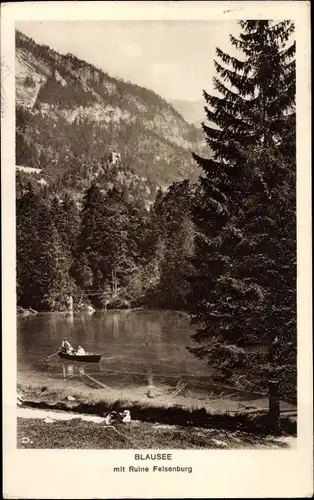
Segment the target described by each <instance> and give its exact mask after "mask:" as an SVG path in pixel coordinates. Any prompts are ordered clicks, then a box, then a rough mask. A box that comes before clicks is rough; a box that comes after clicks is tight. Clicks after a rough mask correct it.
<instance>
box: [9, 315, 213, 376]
mask: <svg viewBox="0 0 314 500" xmlns="http://www.w3.org/2000/svg"><path fill="white" fill-rule="evenodd" d="M192 333H194V330H193V329H192V327H191V326H190V324H189V322H188V320H187V318H186V317H184V316H181V315H180V314H178V313H175V312H162V311H127V310H126V311H106V312H100V311H96V313H94V314H92V315H90V314H88V313H83V312H82V313H74V314H64V313H63V314H62V313H46V314H38V315H36V316H32V317H29V318H18V338H17V342H18V345H17V352H18V370H20V369H23V370H24V371H25V370H29V372H30V373H31V372H34V371H37V372H38V371H43V372H46V373H47V372H48V373H50V374H56V373H57V372H58V373H59V374H60V375H59V376H63V377H64V378H71V377H76V376H81V375H82V374H84V373H85V374H86V373H89V374H90V375H92V376H93V374H95V376H96V378H98V377H100V379H101V378H102V377H103V380H104V382H105V383H106V381H105V380H106V379H108V377H110V380H111V378H112V379H114V380H115V381H116V382H117V383H118V382H119V383H121V384H129V383H131V382H132V380H135V379H139V380H141V383H143V384H144V385H147V386H150V385H152V384H153V383H154V382H155V383H156V380H157V379H159V380H162V379H165V378H167V379H169V378H171V379H173V383H174V385H175V383H176V382H177V380H178V378H179V376H183V377H185V376H189V377H190V376H193V375H203V376H208V374H209V372H208V367H207V365H206V364H205V363H204V362H202V361H200V360H198V359H197V358H195V357H194V356H192V355H191V354H190V353H189V352H188V351H187V349H186V346H187V345H188V344H189V341H190V335H191V334H192ZM64 337H67V338H68V339H69V341H70V342H71V344H72V345H74V346H77V345H81V346H83V347H84V348H85V350H86V351H89V352H100V353H102V354H103V357H102V360H101V362H100V363H97V364H96V363H88V364H84V367H83V365H78V364H75V365H74V366H73V364H72V363H64V360H61V359H60V358H59V357H58V356H55V357H53V358H51V360H49V362H47V363H43V362H42V361H40V360H43V359H44V358H45V357H47V356H49V355H51V354H52V353H54V352H56V351H57V349H58V348H59V346H60V345H61V342H62V340H63V339H64ZM82 369H83V370H84V372H83V371H81V372H80V370H82ZM109 385H110V384H109Z"/></svg>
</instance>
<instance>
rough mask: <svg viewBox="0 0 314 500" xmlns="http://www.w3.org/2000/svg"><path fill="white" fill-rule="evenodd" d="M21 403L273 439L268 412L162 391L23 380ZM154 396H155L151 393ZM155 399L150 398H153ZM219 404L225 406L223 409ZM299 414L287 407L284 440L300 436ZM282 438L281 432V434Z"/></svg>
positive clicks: (20, 381) (283, 408) (283, 420)
mask: <svg viewBox="0 0 314 500" xmlns="http://www.w3.org/2000/svg"><path fill="white" fill-rule="evenodd" d="M17 389H18V404H19V405H21V406H23V407H28V408H38V409H46V410H58V411H65V412H74V413H76V414H78V415H80V414H89V415H98V416H104V415H106V414H108V413H109V412H110V411H113V410H115V411H123V410H125V409H129V410H130V412H131V415H132V419H135V420H140V421H143V422H147V423H160V424H166V425H170V426H173V425H181V426H183V427H185V428H194V427H199V428H203V429H206V428H216V429H226V430H230V431H235V430H240V431H243V432H249V433H252V434H256V435H264V436H266V435H272V434H274V432H273V430H272V428H271V425H270V423H269V421H268V412H267V408H265V407H263V408H261V407H260V409H258V408H257V409H253V410H252V409H250V410H245V409H244V408H243V409H240V407H239V406H237V404H236V403H237V402H234V404H233V408H232V406H229V408H228V406H226V401H223V400H222V401H218V404H217V401H216V406H215V404H214V402H215V400H209V401H202V400H200V399H197V398H194V399H193V398H184V397H183V396H181V397H180V396H176V397H172V396H169V395H165V394H161V396H162V397H160V395H158V390H160V389H158V388H157V387H130V388H127V389H125V390H119V389H111V388H109V387H106V386H104V387H103V388H99V387H98V388H95V386H94V387H90V386H89V387H86V386H83V387H82V383H81V381H80V380H73V379H72V380H67V381H64V380H60V379H59V380H58V379H53V378H50V377H48V376H47V377H46V378H45V377H44V378H43V377H41V380H40V379H38V380H37V381H36V380H33V381H32V382H29V381H28V380H23V378H22V377H21V376H20V377H18V384H17ZM149 391H151V392H149ZM149 394H150V396H151V397H150V396H149ZM219 403H220V404H219ZM296 429H297V427H296V409H295V408H293V407H290V408H289V406H288V407H287V408H285V407H282V414H281V430H280V434H281V435H290V436H294V435H296ZM277 434H278V432H277Z"/></svg>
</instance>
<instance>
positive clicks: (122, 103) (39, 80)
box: [16, 31, 205, 196]
mask: <svg viewBox="0 0 314 500" xmlns="http://www.w3.org/2000/svg"><path fill="white" fill-rule="evenodd" d="M16 116H17V119H16V144H17V148H16V162H17V164H19V165H25V166H29V167H37V168H42V169H43V171H42V173H43V175H46V176H47V177H49V182H50V183H54V182H56V181H57V180H58V182H59V183H60V182H62V178H63V177H64V175H65V176H67V175H68V174H69V172H70V170H71V169H72V171H73V175H72V179H73V178H74V177H75V168H77V173H78V176H81V177H82V178H84V175H85V180H90V179H89V178H88V175H87V173H86V172H85V174H84V172H83V170H84V169H83V167H82V165H83V164H85V166H86V168H87V167H88V166H89V165H91V164H94V166H95V163H97V162H101V161H102V160H103V159H104V157H108V154H109V155H110V154H111V153H112V152H117V153H118V154H119V155H120V158H121V168H123V169H126V170H128V171H130V172H131V173H132V172H133V173H134V175H137V176H138V177H140V178H142V179H146V182H147V187H148V189H149V190H151V191H152V196H153V192H156V188H157V187H161V188H166V187H167V186H168V185H170V184H171V183H172V182H175V181H181V180H183V179H185V178H191V179H192V180H193V179H196V178H197V176H198V167H197V166H196V164H195V162H194V161H193V159H192V151H195V152H199V153H201V152H202V151H203V150H204V149H205V143H204V139H203V136H202V133H201V132H200V131H199V130H198V129H197V128H196V127H194V126H193V125H191V124H189V123H187V122H186V121H185V120H184V118H183V117H182V116H181V115H180V114H179V113H178V111H177V110H176V109H174V108H173V106H172V105H171V103H169V102H167V101H166V100H165V99H163V98H162V97H160V96H158V95H157V94H156V93H155V92H153V91H151V90H149V89H146V88H144V87H140V86H139V85H137V84H133V83H131V82H124V81H123V80H120V79H117V78H114V77H111V76H109V75H108V74H107V73H105V72H104V71H102V70H100V69H98V68H96V67H95V66H93V65H92V64H90V63H88V62H86V61H83V60H80V59H78V58H77V57H76V56H73V55H72V54H69V53H68V54H66V55H62V54H59V53H58V52H56V51H55V50H53V49H51V48H50V47H48V46H46V45H39V44H37V43H36V42H34V41H33V40H32V39H31V38H29V37H27V36H26V35H24V34H23V33H21V32H19V31H17V32H16ZM75 164H76V165H77V166H76V167H75ZM94 170H95V169H94ZM96 170H97V169H96Z"/></svg>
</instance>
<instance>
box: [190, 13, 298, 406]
mask: <svg viewBox="0 0 314 500" xmlns="http://www.w3.org/2000/svg"><path fill="white" fill-rule="evenodd" d="M240 26H241V29H242V31H241V34H240V36H239V38H238V39H236V38H234V37H233V36H231V37H230V39H231V43H232V44H233V45H234V46H235V47H236V48H237V49H239V50H240V51H241V52H242V58H236V57H233V56H230V55H228V54H226V53H225V52H222V51H221V50H220V49H217V57H218V59H219V61H215V67H216V70H217V73H218V77H215V78H214V87H215V89H216V91H218V93H219V94H220V96H219V97H218V96H216V95H215V96H214V95H209V94H208V93H206V92H204V97H205V100H206V102H207V108H205V109H206V114H207V118H208V120H209V122H210V125H203V129H204V133H205V136H206V140H207V142H208V144H209V146H210V147H211V149H212V150H213V153H214V156H213V158H212V159H204V158H201V157H199V156H197V155H194V158H195V159H196V161H197V163H198V165H199V166H200V167H201V168H202V169H203V171H204V176H203V177H202V178H201V180H200V185H201V193H200V196H199V198H198V203H197V204H196V206H195V210H194V222H195V224H196V227H197V235H196V238H195V258H194V266H195V271H196V273H195V274H196V276H194V279H193V298H194V306H192V305H191V310H190V312H191V316H192V320H193V321H194V322H195V323H196V324H198V325H200V326H199V328H198V330H197V333H196V335H195V336H194V340H195V341H196V342H197V343H198V344H199V345H198V346H196V347H193V348H192V351H194V352H195V354H196V355H198V356H200V357H204V358H206V359H207V360H208V362H209V364H210V365H211V366H215V367H216V368H217V370H216V374H217V376H218V377H219V378H222V379H225V380H231V381H233V382H237V383H239V384H240V380H241V383H242V384H243V385H244V386H251V387H255V388H259V389H261V388H265V384H266V382H267V376H266V374H267V370H268V369H269V364H268V363H267V362H268V360H267V357H266V355H265V354H261V353H260V354H258V353H257V352H255V353H254V352H253V353H252V351H249V350H248V345H249V344H256V343H261V344H264V345H267V344H268V343H271V342H273V341H274V339H276V342H278V344H279V346H280V347H279V346H278V349H277V352H278V353H279V354H278V355H279V358H280V353H281V358H280V359H279V358H277V364H278V365H281V367H282V368H283V369H282V371H281V373H284V372H285V370H286V372H287V370H289V368H288V367H289V366H290V367H291V366H295V345H296V341H295V321H294V318H295V112H294V100H295V61H294V54H295V44H294V43H290V42H289V39H290V38H289V37H290V35H291V34H292V33H293V30H294V26H293V23H291V22H289V21H283V22H280V23H277V24H276V23H272V22H270V21H241V22H240ZM288 344H289V345H290V346H291V348H290V349H288V351H289V353H288V352H287V349H286V347H285V346H287V345H288ZM284 352H285V353H286V354H284ZM288 359H289V361H287V360H288ZM282 381H284V377H282ZM294 381H295V379H294ZM282 385H284V384H282ZM288 397H289V398H291V397H292V398H293V396H291V394H289V395H288Z"/></svg>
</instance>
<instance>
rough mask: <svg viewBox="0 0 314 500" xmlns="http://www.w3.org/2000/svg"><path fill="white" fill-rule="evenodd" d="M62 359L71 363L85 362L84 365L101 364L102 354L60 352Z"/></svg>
mask: <svg viewBox="0 0 314 500" xmlns="http://www.w3.org/2000/svg"><path fill="white" fill-rule="evenodd" d="M58 354H59V356H60V358H63V359H69V360H70V361H83V362H84V363H99V361H100V359H101V356H102V355H101V354H96V353H86V354H66V353H65V352H62V351H59V352H58Z"/></svg>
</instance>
